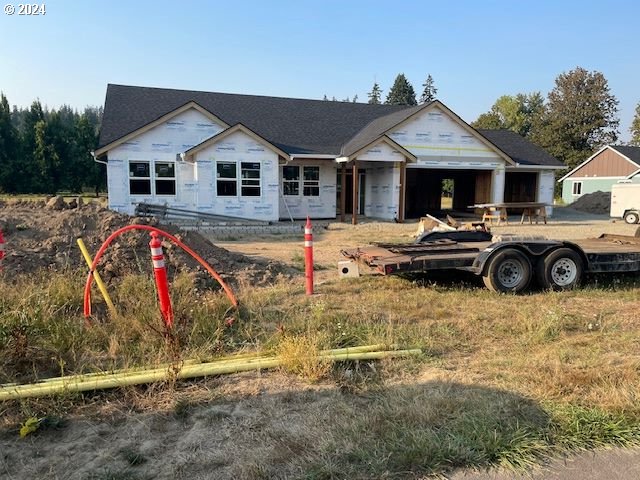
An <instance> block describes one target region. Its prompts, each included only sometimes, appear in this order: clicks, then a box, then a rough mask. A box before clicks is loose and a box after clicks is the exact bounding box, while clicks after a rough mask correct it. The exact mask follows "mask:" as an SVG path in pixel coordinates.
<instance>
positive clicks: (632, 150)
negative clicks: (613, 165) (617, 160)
mask: <svg viewBox="0 0 640 480" xmlns="http://www.w3.org/2000/svg"><path fill="white" fill-rule="evenodd" d="M611 148H612V149H613V150H616V151H617V152H618V153H620V154H622V155H623V156H625V157H627V160H630V161H631V162H632V163H635V164H636V165H637V166H638V168H640V147H635V146H633V145H611Z"/></svg>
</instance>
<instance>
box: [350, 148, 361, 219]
mask: <svg viewBox="0 0 640 480" xmlns="http://www.w3.org/2000/svg"><path fill="white" fill-rule="evenodd" d="M359 183H360V182H358V161H357V160H354V161H353V210H352V212H353V213H352V214H351V224H352V225H357V223H358V197H359V196H360V192H358V184H359Z"/></svg>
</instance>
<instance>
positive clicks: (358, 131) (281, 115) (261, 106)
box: [96, 84, 637, 168]
mask: <svg viewBox="0 0 640 480" xmlns="http://www.w3.org/2000/svg"><path fill="white" fill-rule="evenodd" d="M433 106H438V108H441V109H443V110H444V111H445V112H447V113H448V114H449V115H450V116H451V117H452V118H453V119H454V120H455V121H456V122H458V123H459V124H460V125H461V126H462V127H463V128H465V129H466V130H468V131H469V132H471V133H480V135H478V139H479V140H481V141H483V142H485V143H486V145H487V146H488V147H490V148H492V149H493V150H495V151H496V153H498V154H499V155H500V156H501V157H503V158H504V159H505V161H506V162H507V163H514V162H517V163H519V164H520V165H525V166H526V165H531V166H547V167H557V168H562V167H564V165H563V164H562V163H561V162H559V161H558V160H556V159H555V158H554V157H552V156H551V155H549V154H548V153H546V152H545V151H544V150H542V149H541V148H539V147H537V146H535V145H533V144H532V143H530V142H529V141H528V140H526V139H524V138H522V137H521V136H520V135H518V134H517V133H515V132H511V131H508V130H475V129H473V128H472V127H471V126H470V125H468V124H467V123H466V122H465V121H464V120H462V119H461V118H460V117H459V116H458V115H456V114H455V112H453V111H451V110H450V109H449V108H448V107H447V106H446V105H444V104H443V103H442V102H440V101H439V100H434V101H433V102H430V103H427V104H423V105H417V106H415V107H406V106H403V105H372V104H367V103H352V102H333V101H325V100H305V99H298V98H283V97H268V96H259V95H238V94H230V93H216V92H202V91H192V90H175V89H167V88H154V87H136V86H127V85H114V84H109V85H108V86H107V95H106V99H105V106H104V115H103V120H102V126H101V129H100V141H99V146H98V148H97V149H96V154H103V153H104V152H105V151H107V150H109V149H111V148H113V145H117V144H118V143H122V142H124V141H126V140H127V139H129V138H130V137H132V136H135V135H139V134H140V133H141V132H143V131H146V130H148V129H150V128H153V127H154V126H156V125H159V124H161V123H162V122H163V121H166V120H167V119H169V118H171V117H173V116H174V115H176V114H177V113H179V112H182V111H185V110H186V109H188V108H196V109H197V110H199V111H200V112H201V113H203V114H205V115H207V116H208V117H209V118H211V119H213V120H215V121H217V122H218V123H220V124H222V126H223V127H228V126H229V125H237V124H242V125H243V126H244V127H245V128H247V129H248V130H250V131H251V132H252V133H254V134H255V135H257V136H259V137H260V138H261V139H263V140H264V141H265V142H267V143H268V144H270V145H271V146H273V147H274V148H276V149H279V150H280V151H282V152H284V153H286V154H287V155H289V156H291V155H294V154H298V155H299V154H307V155H335V156H336V157H338V156H340V155H346V156H350V155H351V154H353V153H354V152H357V151H359V150H361V149H362V148H363V147H366V146H367V145H370V144H372V143H373V142H375V141H376V140H378V139H380V138H382V136H384V135H385V134H386V133H387V132H388V131H389V130H390V129H391V128H394V127H397V126H399V125H401V124H402V123H404V122H407V121H410V119H411V118H412V117H413V116H414V115H416V114H417V113H418V112H420V111H422V110H424V109H429V108H432V107H433ZM627 148H637V147H627ZM403 150H404V149H403ZM634 155H635V153H634Z"/></svg>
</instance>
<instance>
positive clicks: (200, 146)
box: [184, 123, 289, 158]
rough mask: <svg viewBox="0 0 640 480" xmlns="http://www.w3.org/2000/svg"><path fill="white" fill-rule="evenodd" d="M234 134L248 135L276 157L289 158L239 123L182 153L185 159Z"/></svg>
mask: <svg viewBox="0 0 640 480" xmlns="http://www.w3.org/2000/svg"><path fill="white" fill-rule="evenodd" d="M235 132H242V133H244V134H246V135H248V136H249V137H251V138H253V139H254V140H256V141H258V142H260V143H262V144H264V145H266V146H267V147H269V149H270V150H272V151H273V152H275V153H277V154H278V155H280V156H282V157H284V158H288V157H289V155H287V153H285V152H283V151H282V150H280V149H279V148H278V147H276V146H275V145H273V144H272V143H270V142H269V141H268V140H265V139H264V138H262V137H261V136H260V135H258V134H257V133H256V132H254V131H253V130H251V129H250V128H247V127H245V126H244V125H243V124H241V123H236V124H235V125H234V126H233V127H230V128H227V129H226V130H223V131H221V132H219V133H218V134H216V135H214V136H213V137H209V138H207V139H206V140H204V141H203V142H201V143H199V144H198V145H194V146H193V147H191V148H190V149H189V150H187V151H186V152H184V154H185V156H186V157H192V156H193V155H195V154H196V153H198V152H200V151H202V150H204V149H205V148H207V147H209V146H210V145H213V144H214V143H217V142H219V141H220V140H224V139H225V138H227V137H228V136H229V135H232V134H233V133H235Z"/></svg>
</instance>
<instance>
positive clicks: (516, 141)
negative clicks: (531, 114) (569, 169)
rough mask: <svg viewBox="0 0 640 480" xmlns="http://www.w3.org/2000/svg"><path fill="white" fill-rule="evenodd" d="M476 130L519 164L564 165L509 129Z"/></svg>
mask: <svg viewBox="0 0 640 480" xmlns="http://www.w3.org/2000/svg"><path fill="white" fill-rule="evenodd" d="M477 131H478V132H480V134H481V135H482V136H483V137H485V138H486V139H487V140H489V141H490V142H491V143H493V144H494V145H495V146H496V147H498V148H499V149H500V150H502V151H503V152H504V153H506V154H507V155H509V157H511V159H512V160H513V161H514V162H517V163H519V164H520V165H534V166H545V167H564V166H565V165H564V164H563V163H562V162H561V161H560V160H558V159H557V158H555V157H553V156H551V155H549V154H548V153H547V152H546V151H545V150H543V149H542V148H541V147H539V146H537V145H535V144H533V143H531V142H530V141H529V140H527V139H526V138H524V137H523V136H522V135H520V134H518V133H516V132H513V131H511V130H486V129H478V130H477Z"/></svg>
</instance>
